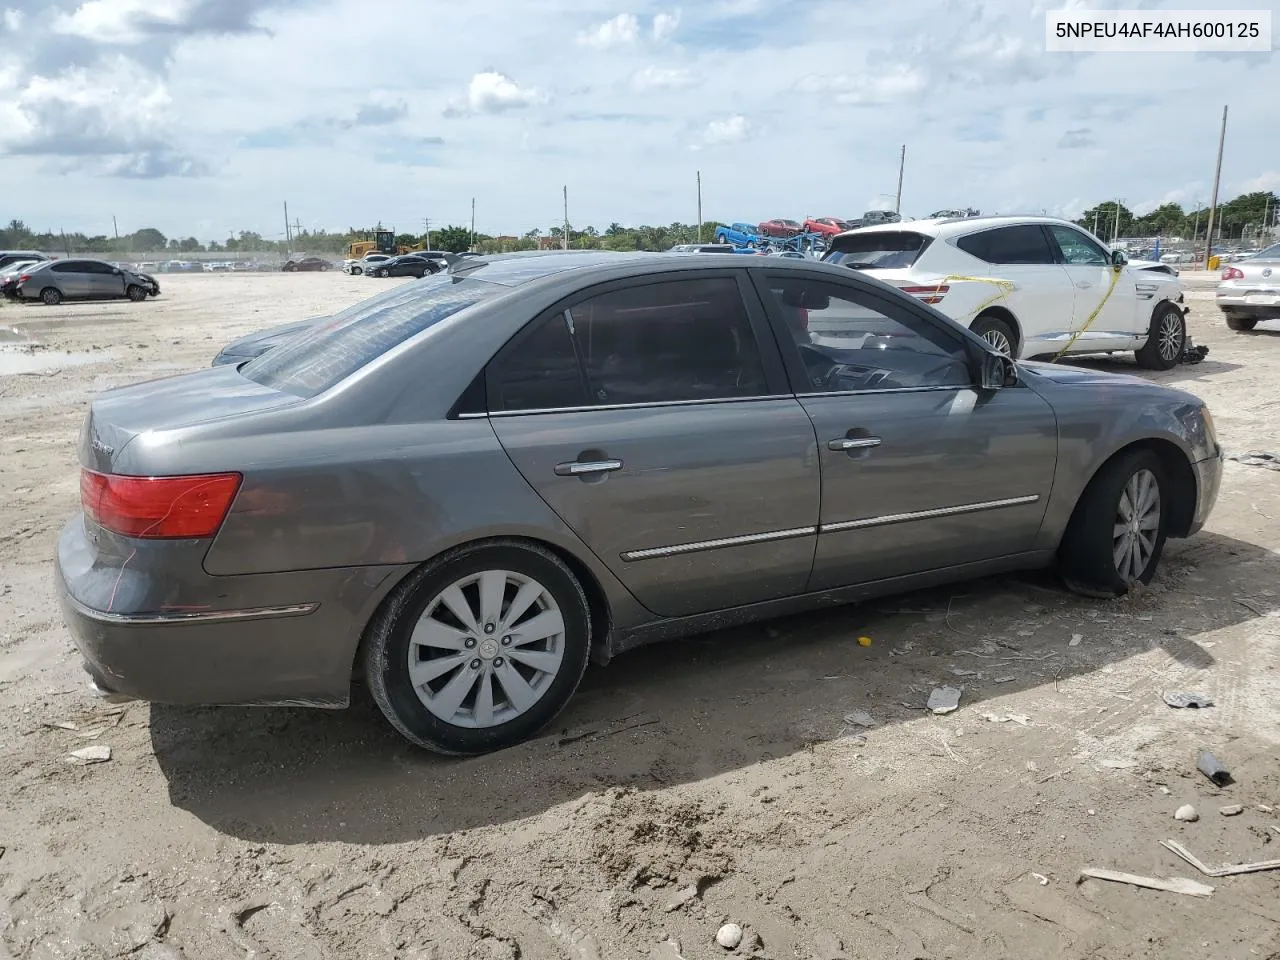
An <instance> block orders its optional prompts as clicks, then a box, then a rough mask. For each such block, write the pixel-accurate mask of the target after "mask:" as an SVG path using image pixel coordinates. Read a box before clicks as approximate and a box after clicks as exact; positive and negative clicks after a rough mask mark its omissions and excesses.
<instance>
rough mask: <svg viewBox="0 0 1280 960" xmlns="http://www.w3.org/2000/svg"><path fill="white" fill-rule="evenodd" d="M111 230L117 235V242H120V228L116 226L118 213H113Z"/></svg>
mask: <svg viewBox="0 0 1280 960" xmlns="http://www.w3.org/2000/svg"><path fill="white" fill-rule="evenodd" d="M111 232H112V233H114V234H115V235H116V243H119V242H120V228H119V227H118V226H116V215H115V214H114V213H113V214H112V215H111Z"/></svg>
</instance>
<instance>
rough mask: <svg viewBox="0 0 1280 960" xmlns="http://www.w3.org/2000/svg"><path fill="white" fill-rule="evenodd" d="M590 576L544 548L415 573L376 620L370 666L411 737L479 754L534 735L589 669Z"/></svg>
mask: <svg viewBox="0 0 1280 960" xmlns="http://www.w3.org/2000/svg"><path fill="white" fill-rule="evenodd" d="M590 636H591V617H590V613H589V611H588V607H587V599H586V595H585V594H584V593H583V590H582V586H581V584H579V583H578V581H577V579H576V578H575V577H574V575H573V573H572V572H571V571H570V570H569V568H568V567H567V566H566V565H565V564H564V562H563V561H562V560H560V558H559V557H557V556H556V555H555V554H553V553H551V552H550V551H548V550H546V549H544V548H542V547H537V546H533V545H525V544H517V543H514V542H510V541H507V542H499V543H493V544H483V545H479V546H471V547H463V548H460V549H458V550H455V551H452V552H450V553H448V554H445V555H444V556H443V557H441V558H439V559H438V560H436V561H435V562H433V563H431V564H428V565H427V566H426V567H423V568H422V569H421V570H419V571H418V572H416V573H414V574H413V575H411V576H410V577H409V579H408V580H406V581H405V583H404V584H403V585H401V586H400V587H399V588H398V589H397V591H396V593H395V594H394V595H393V597H392V599H391V600H390V601H389V602H388V604H387V605H386V606H385V608H384V609H383V610H382V611H381V612H380V613H379V614H378V616H377V617H376V618H375V620H374V622H373V623H371V624H370V628H369V635H368V637H367V641H366V646H365V651H364V674H365V678H366V680H367V682H368V685H369V689H370V691H371V692H372V694H373V698H374V700H375V702H377V704H378V707H379V708H380V709H381V710H382V713H383V714H384V715H385V716H386V718H387V720H389V721H390V722H391V725H392V726H394V727H395V728H396V729H397V730H398V731H400V733H401V734H402V735H404V736H405V737H406V738H408V739H409V740H410V741H412V742H413V743H415V744H417V745H418V746H420V747H425V748H427V749H429V750H434V751H436V752H438V753H447V754H456V755H469V754H478V753H485V752H488V751H490V750H498V749H501V748H503V747H508V746H511V745H512V744H515V743H518V742H520V741H521V740H524V739H526V738H528V737H530V736H532V735H533V734H534V733H536V732H537V731H538V730H540V729H541V728H542V727H543V726H545V725H546V724H547V723H548V722H550V721H551V719H552V718H553V717H554V716H555V715H556V714H557V713H559V712H560V711H561V709H563V707H564V705H565V704H566V703H568V701H569V698H570V697H571V696H573V692H574V691H575V690H576V689H577V687H578V683H579V682H580V681H581V679H582V674H583V672H584V671H585V670H586V666H587V655H588V652H589V649H590Z"/></svg>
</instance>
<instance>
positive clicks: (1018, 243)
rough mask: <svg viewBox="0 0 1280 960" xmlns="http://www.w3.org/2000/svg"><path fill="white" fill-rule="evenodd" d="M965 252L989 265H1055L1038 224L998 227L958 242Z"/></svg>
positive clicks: (1047, 242)
mask: <svg viewBox="0 0 1280 960" xmlns="http://www.w3.org/2000/svg"><path fill="white" fill-rule="evenodd" d="M956 246H957V247H959V248H960V249H961V250H963V251H964V252H965V253H968V254H971V255H973V256H975V257H977V258H978V259H979V260H985V261H986V262H987V263H1053V260H1054V257H1053V250H1052V248H1050V246H1049V241H1048V240H1047V239H1046V238H1045V235H1044V230H1043V229H1041V227H1040V225H1039V224H1035V223H1027V224H1021V225H1018V226H1012V227H996V228H995V229H994V230H984V231H982V232H981V233H974V234H970V235H969V236H967V237H961V238H960V239H959V240H957V241H956Z"/></svg>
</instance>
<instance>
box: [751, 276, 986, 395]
mask: <svg viewBox="0 0 1280 960" xmlns="http://www.w3.org/2000/svg"><path fill="white" fill-rule="evenodd" d="M767 285H768V289H769V294H770V296H771V297H772V299H773V309H774V311H775V312H776V313H778V314H780V315H781V316H782V318H783V320H784V323H785V325H786V327H787V330H788V332H789V333H790V334H791V337H792V339H793V340H794V341H795V343H796V346H797V348H798V350H799V352H800V359H801V361H802V362H803V366H804V371H805V381H804V382H803V383H801V384H798V385H797V386H798V388H799V392H801V393H828V392H841V391H849V390H901V389H911V388H921V387H947V386H953V387H966V386H970V385H971V384H972V381H973V378H972V376H971V374H970V370H969V363H968V355H967V352H966V350H965V347H964V343H963V341H962V339H961V338H960V337H959V336H953V335H951V334H949V333H947V332H946V331H945V330H942V329H940V328H939V327H937V326H936V325H934V324H931V323H929V322H928V321H926V320H924V319H923V318H921V317H917V316H915V315H914V314H912V313H911V312H910V311H909V310H908V309H907V308H906V307H905V306H903V305H898V304H893V303H891V302H890V301H887V300H882V299H881V298H879V297H874V296H871V295H869V294H864V293H862V292H860V291H856V290H851V289H849V288H848V287H844V286H841V285H839V284H834V283H829V282H826V281H819V280H809V279H801V278H797V277H789V276H786V275H784V274H775V275H771V276H769V277H768V281H767Z"/></svg>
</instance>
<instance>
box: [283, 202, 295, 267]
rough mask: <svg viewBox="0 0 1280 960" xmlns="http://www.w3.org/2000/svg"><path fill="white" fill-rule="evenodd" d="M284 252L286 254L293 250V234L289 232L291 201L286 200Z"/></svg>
mask: <svg viewBox="0 0 1280 960" xmlns="http://www.w3.org/2000/svg"><path fill="white" fill-rule="evenodd" d="M284 252H285V254H286V255H288V254H290V253H292V252H293V234H291V233H290V232H289V201H288V200H286V201H285V202H284Z"/></svg>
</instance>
